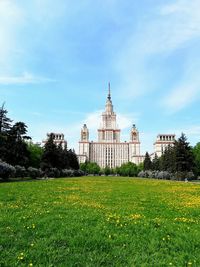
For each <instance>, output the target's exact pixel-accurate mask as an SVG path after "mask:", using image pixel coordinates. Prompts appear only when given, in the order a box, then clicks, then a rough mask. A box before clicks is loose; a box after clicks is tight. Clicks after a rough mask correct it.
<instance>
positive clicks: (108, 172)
mask: <svg viewBox="0 0 200 267" xmlns="http://www.w3.org/2000/svg"><path fill="white" fill-rule="evenodd" d="M103 173H104V174H105V175H106V176H108V175H110V174H111V173H112V170H111V168H110V167H108V166H106V167H105V168H104V169H103Z"/></svg>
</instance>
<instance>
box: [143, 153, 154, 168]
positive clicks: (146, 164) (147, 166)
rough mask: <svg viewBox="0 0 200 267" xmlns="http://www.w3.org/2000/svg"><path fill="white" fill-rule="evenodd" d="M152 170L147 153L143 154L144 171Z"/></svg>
mask: <svg viewBox="0 0 200 267" xmlns="http://www.w3.org/2000/svg"><path fill="white" fill-rule="evenodd" d="M151 169H152V162H151V158H150V156H149V153H148V152H146V154H145V158H144V170H145V171H147V170H151Z"/></svg>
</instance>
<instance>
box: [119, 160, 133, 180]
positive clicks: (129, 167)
mask: <svg viewBox="0 0 200 267" xmlns="http://www.w3.org/2000/svg"><path fill="white" fill-rule="evenodd" d="M118 172H119V174H120V175H122V176H130V177H134V176H137V175H138V167H137V165H136V164H134V163H132V162H127V163H124V164H122V165H121V167H120V168H119V170H118Z"/></svg>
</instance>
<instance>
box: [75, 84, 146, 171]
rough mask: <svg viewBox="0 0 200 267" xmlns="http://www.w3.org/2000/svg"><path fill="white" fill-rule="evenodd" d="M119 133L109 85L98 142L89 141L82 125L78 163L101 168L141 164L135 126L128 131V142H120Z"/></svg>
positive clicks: (85, 127) (141, 157)
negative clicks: (94, 164) (86, 162)
mask: <svg viewBox="0 0 200 267" xmlns="http://www.w3.org/2000/svg"><path fill="white" fill-rule="evenodd" d="M120 133H121V130H120V129H119V128H118V127H117V123H116V114H115V112H114V111H113V105H112V100H111V94H110V84H109V92H108V97H107V101H106V106H105V111H104V112H103V113H102V124H101V127H100V128H99V129H98V141H97V142H90V141H89V129H88V128H87V126H86V124H84V125H83V128H82V129H81V140H80V142H79V155H78V158H79V162H80V163H83V162H85V161H86V160H87V161H90V162H96V163H97V164H98V165H99V166H100V167H101V168H105V167H106V166H108V167H110V168H115V167H117V166H121V165H122V164H123V163H126V162H133V163H135V164H139V163H141V162H143V160H144V157H143V156H141V155H140V140H139V132H138V130H137V128H136V126H135V124H133V127H132V129H131V131H130V140H129V142H121V141H120Z"/></svg>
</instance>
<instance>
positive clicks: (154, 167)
mask: <svg viewBox="0 0 200 267" xmlns="http://www.w3.org/2000/svg"><path fill="white" fill-rule="evenodd" d="M152 170H156V171H158V170H160V161H159V158H158V155H157V154H155V156H154V158H153V160H152Z"/></svg>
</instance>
